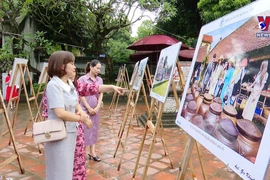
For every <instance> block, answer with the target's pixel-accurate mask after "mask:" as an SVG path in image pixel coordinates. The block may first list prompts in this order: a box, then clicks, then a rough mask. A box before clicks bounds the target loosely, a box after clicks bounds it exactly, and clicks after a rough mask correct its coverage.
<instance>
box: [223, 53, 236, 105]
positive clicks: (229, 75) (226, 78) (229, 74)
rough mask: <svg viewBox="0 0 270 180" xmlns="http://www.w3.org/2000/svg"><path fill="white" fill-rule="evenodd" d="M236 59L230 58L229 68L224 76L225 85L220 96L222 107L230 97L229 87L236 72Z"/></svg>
mask: <svg viewBox="0 0 270 180" xmlns="http://www.w3.org/2000/svg"><path fill="white" fill-rule="evenodd" d="M233 65H234V59H232V58H231V59H229V60H228V70H227V71H226V74H225V76H224V79H223V87H222V90H221V93H220V98H221V99H222V107H224V106H225V103H226V102H227V99H228V89H229V85H230V82H231V79H232V76H233V73H234V67H233Z"/></svg>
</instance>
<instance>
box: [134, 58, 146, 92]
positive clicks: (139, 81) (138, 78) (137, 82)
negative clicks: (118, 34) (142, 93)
mask: <svg viewBox="0 0 270 180" xmlns="http://www.w3.org/2000/svg"><path fill="white" fill-rule="evenodd" d="M147 61H148V57H147V58H144V59H143V60H141V61H140V63H139V66H138V72H137V74H136V76H135V78H134V84H133V86H132V89H134V90H136V91H138V90H139V89H141V85H142V81H143V77H144V72H145V68H146V65H147Z"/></svg>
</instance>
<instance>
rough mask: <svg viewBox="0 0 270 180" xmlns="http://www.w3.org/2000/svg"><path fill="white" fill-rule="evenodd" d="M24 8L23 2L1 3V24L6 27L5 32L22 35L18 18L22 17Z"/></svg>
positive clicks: (19, 0) (20, 0) (21, 0)
mask: <svg viewBox="0 0 270 180" xmlns="http://www.w3.org/2000/svg"><path fill="white" fill-rule="evenodd" d="M23 6H24V1H23V0H18V1H5V0H3V1H1V2H0V22H1V24H4V25H5V26H6V28H5V29H2V32H3V31H6V30H7V31H8V32H11V33H17V34H19V33H20V28H19V22H20V21H18V20H19V19H18V17H19V16H20V13H21V10H22V8H23ZM2 28H3V27H2Z"/></svg>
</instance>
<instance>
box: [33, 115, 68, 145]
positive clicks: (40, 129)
mask: <svg viewBox="0 0 270 180" xmlns="http://www.w3.org/2000/svg"><path fill="white" fill-rule="evenodd" d="M33 136H34V142H35V143H36V144H38V143H45V142H51V141H59V140H62V139H65V138H66V137H67V129H66V126H65V123H64V121H63V120H58V119H53V120H46V121H41V122H35V123H34V124H33Z"/></svg>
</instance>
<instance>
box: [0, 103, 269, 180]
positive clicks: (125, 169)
mask: <svg viewBox="0 0 270 180" xmlns="http://www.w3.org/2000/svg"><path fill="white" fill-rule="evenodd" d="M125 109H126V105H125V104H118V108H117V110H109V103H106V104H104V107H103V109H102V110H101V122H100V129H99V141H98V143H97V145H96V148H97V154H98V155H99V156H100V158H101V159H102V160H101V162H95V161H92V160H88V159H87V179H95V180H99V179H100V180H103V179H111V180H126V179H132V175H133V171H134V168H135V164H136V160H137V156H138V151H139V148H140V143H141V139H142V135H143V133H144V128H142V127H137V126H136V120H133V129H131V130H130V131H129V135H128V139H127V146H126V153H124V156H123V159H122V164H121V168H120V170H119V171H118V170H117V167H118V163H119V161H120V156H121V153H122V147H121V146H120V147H119V149H118V151H117V155H116V157H115V158H114V157H113V155H114V152H115V150H116V145H117V142H118V140H119V138H118V136H117V134H118V131H119V128H120V125H121V123H122V120H123V116H124V113H125ZM145 111H146V107H145V105H144V104H138V105H137V108H136V114H137V115H140V114H142V113H145ZM10 115H11V116H12V113H11V114H10ZM28 117H29V112H28V110H27V106H26V104H23V103H22V104H20V106H19V110H18V115H17V118H16V123H15V127H14V134H15V138H16V143H17V147H18V152H19V154H20V156H21V159H22V163H23V168H24V170H25V173H24V174H21V173H20V170H19V165H18V162H17V161H16V160H15V161H13V162H11V163H10V164H8V165H6V166H5V167H3V168H1V169H0V176H5V177H6V178H10V179H13V180H41V179H45V158H44V154H43V150H44V149H43V147H42V146H41V151H42V153H41V154H40V153H39V151H38V148H37V146H36V145H35V144H34V142H33V138H32V134H31V133H32V128H31V123H30V125H29V126H28V129H29V130H28V131H27V133H26V135H24V134H23V132H24V128H25V127H26V123H27V122H28V121H29V120H28ZM3 120H4V119H3V118H2V117H1V119H0V121H2V122H1V123H2V125H3V127H2V130H3V129H5V128H6V127H5V122H4V123H3ZM1 123H0V125H1ZM126 131H127V127H126V129H125V133H126ZM125 133H124V135H123V138H122V139H123V140H125V137H126V135H125ZM151 137H152V136H151V134H150V132H149V133H148V134H147V136H146V141H145V143H144V146H143V151H142V155H141V157H140V162H139V165H138V170H137V173H136V176H135V179H138V180H139V179H143V176H142V175H143V170H144V168H145V161H146V159H147V155H148V150H149V146H150V142H151ZM163 137H164V139H165V141H166V142H167V145H168V148H169V153H170V155H171V160H172V163H173V168H171V167H170V164H169V160H168V156H165V155H164V150H163V146H162V143H161V139H160V138H159V136H158V138H157V139H156V144H155V147H154V149H153V154H152V157H151V160H150V164H149V168H148V172H147V176H146V179H149V180H150V179H151V180H152V179H153V180H164V179H166V180H174V179H176V177H177V174H178V170H179V166H180V164H179V163H180V161H181V158H182V156H183V152H184V148H185V142H186V139H187V135H186V133H185V132H184V131H183V130H181V129H180V128H170V129H164V134H163ZM8 141H9V135H5V136H3V137H2V138H0V163H2V162H3V161H4V160H5V159H6V158H7V157H10V156H11V155H12V154H14V150H13V146H9V145H8ZM201 150H202V155H203V161H204V165H205V170H206V176H207V179H209V180H228V179H234V177H235V174H234V173H233V172H229V171H227V168H226V165H225V164H224V163H222V162H221V161H220V160H219V159H217V158H216V157H215V156H214V155H212V154H211V153H210V152H209V151H208V150H206V149H205V148H204V147H203V146H201ZM86 151H87V152H89V148H87V150H86ZM191 160H192V164H193V170H194V173H195V176H196V179H198V180H200V179H203V175H202V171H201V168H200V165H199V160H198V156H197V153H196V151H195V148H194V152H193V155H192V158H191ZM268 177H269V176H268ZM0 179H1V178H0ZM185 179H186V180H191V179H193V178H192V173H191V169H190V168H188V171H187V173H186V177H185ZM268 179H270V178H268Z"/></svg>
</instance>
